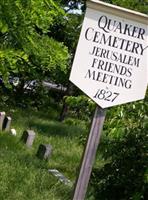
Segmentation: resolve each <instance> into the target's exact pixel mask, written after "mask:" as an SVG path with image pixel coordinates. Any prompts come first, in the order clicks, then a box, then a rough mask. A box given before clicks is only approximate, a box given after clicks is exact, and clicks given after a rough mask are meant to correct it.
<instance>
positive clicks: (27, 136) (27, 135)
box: [21, 130, 35, 147]
mask: <svg viewBox="0 0 148 200" xmlns="http://www.w3.org/2000/svg"><path fill="white" fill-rule="evenodd" d="M21 139H22V141H23V142H24V143H25V144H26V146H27V147H31V146H32V144H33V142H34V139H35V132H34V131H33V130H26V131H24V133H23V135H22V138H21Z"/></svg>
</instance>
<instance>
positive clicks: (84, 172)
mask: <svg viewBox="0 0 148 200" xmlns="http://www.w3.org/2000/svg"><path fill="white" fill-rule="evenodd" d="M105 113H106V112H105V109H102V108H100V107H99V106H97V107H96V110H95V114H94V118H93V121H92V126H91V130H90V134H89V137H88V141H87V144H86V147H85V150H84V153H83V157H82V163H81V169H80V173H79V177H78V179H77V181H76V184H75V189H74V195H73V200H84V198H85V195H86V191H87V187H88V183H89V179H90V175H91V171H92V167H93V163H94V160H95V156H96V152H97V148H98V144H99V141H100V136H101V131H102V128H103V123H104V119H105Z"/></svg>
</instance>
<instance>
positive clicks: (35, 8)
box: [0, 0, 69, 86]
mask: <svg viewBox="0 0 148 200" xmlns="http://www.w3.org/2000/svg"><path fill="white" fill-rule="evenodd" d="M64 16H65V13H64V11H63V10H62V9H61V8H60V7H59V6H58V5H57V4H56V3H55V2H54V1H52V0H42V1H40V0H38V1H36V0H32V1H30V0H27V1H20V0H15V1H12V0H6V1H1V2H0V18H1V20H0V41H1V44H0V62H1V71H0V75H1V76H2V77H3V81H4V83H5V85H6V86H7V85H8V77H9V76H10V75H13V76H17V77H19V78H20V79H21V81H22V82H25V81H26V80H33V79H36V80H38V79H39V80H42V79H43V78H45V77H46V76H48V77H50V79H52V78H53V79H54V80H55V79H56V80H57V79H58V77H57V76H56V71H60V72H61V76H62V73H63V74H65V73H66V72H67V68H66V67H67V60H68V58H69V55H68V51H67V48H66V47H65V46H64V45H63V43H62V42H57V41H56V40H54V38H51V37H49V36H48V34H49V33H50V28H51V27H52V26H53V25H54V24H55V22H56V21H58V19H61V18H63V20H64ZM51 74H54V75H53V76H51Z"/></svg>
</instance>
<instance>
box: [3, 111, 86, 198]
mask: <svg viewBox="0 0 148 200" xmlns="http://www.w3.org/2000/svg"><path fill="white" fill-rule="evenodd" d="M1 111H6V113H7V115H9V116H11V117H12V128H15V129H16V131H17V136H16V137H15V136H10V135H9V133H0V158H1V159H0V185H1V186H0V199H1V200H13V199H15V200H42V199H44V200H47V199H48V200H69V199H71V193H72V187H71V186H66V185H64V183H61V182H60V181H59V180H58V179H57V178H56V177H54V176H53V175H51V174H49V172H48V169H57V170H59V171H60V172H61V173H63V174H64V175H65V176H66V177H67V178H68V179H70V180H71V181H72V182H73V183H74V182H75V179H76V175H77V171H78V166H79V164H80V158H81V155H82V150H83V147H82V146H81V145H80V143H79V136H80V134H81V133H83V132H85V131H86V130H84V129H82V127H81V126H72V125H71V126H70V125H67V124H64V123H60V122H58V121H57V118H58V112H56V111H55V110H53V109H48V110H47V111H42V112H41V111H40V112H39V111H35V110H33V109H26V110H25V109H24V110H22V109H12V108H11V109H9V108H5V110H4V109H2V108H1ZM26 129H33V130H34V131H35V132H36V138H35V142H34V144H33V146H32V148H29V149H28V148H27V147H26V146H25V145H24V144H23V143H22V142H21V141H20V138H21V136H22V134H23V131H24V130H26ZM39 144H50V145H52V148H53V150H52V156H51V158H50V159H49V160H48V161H43V160H40V159H38V158H37V157H36V153H37V150H38V147H39Z"/></svg>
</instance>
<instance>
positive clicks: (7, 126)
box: [2, 117, 12, 132]
mask: <svg viewBox="0 0 148 200" xmlns="http://www.w3.org/2000/svg"><path fill="white" fill-rule="evenodd" d="M11 121H12V119H11V117H5V119H4V121H3V128H2V129H3V130H4V131H7V132H9V131H10V128H11Z"/></svg>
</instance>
